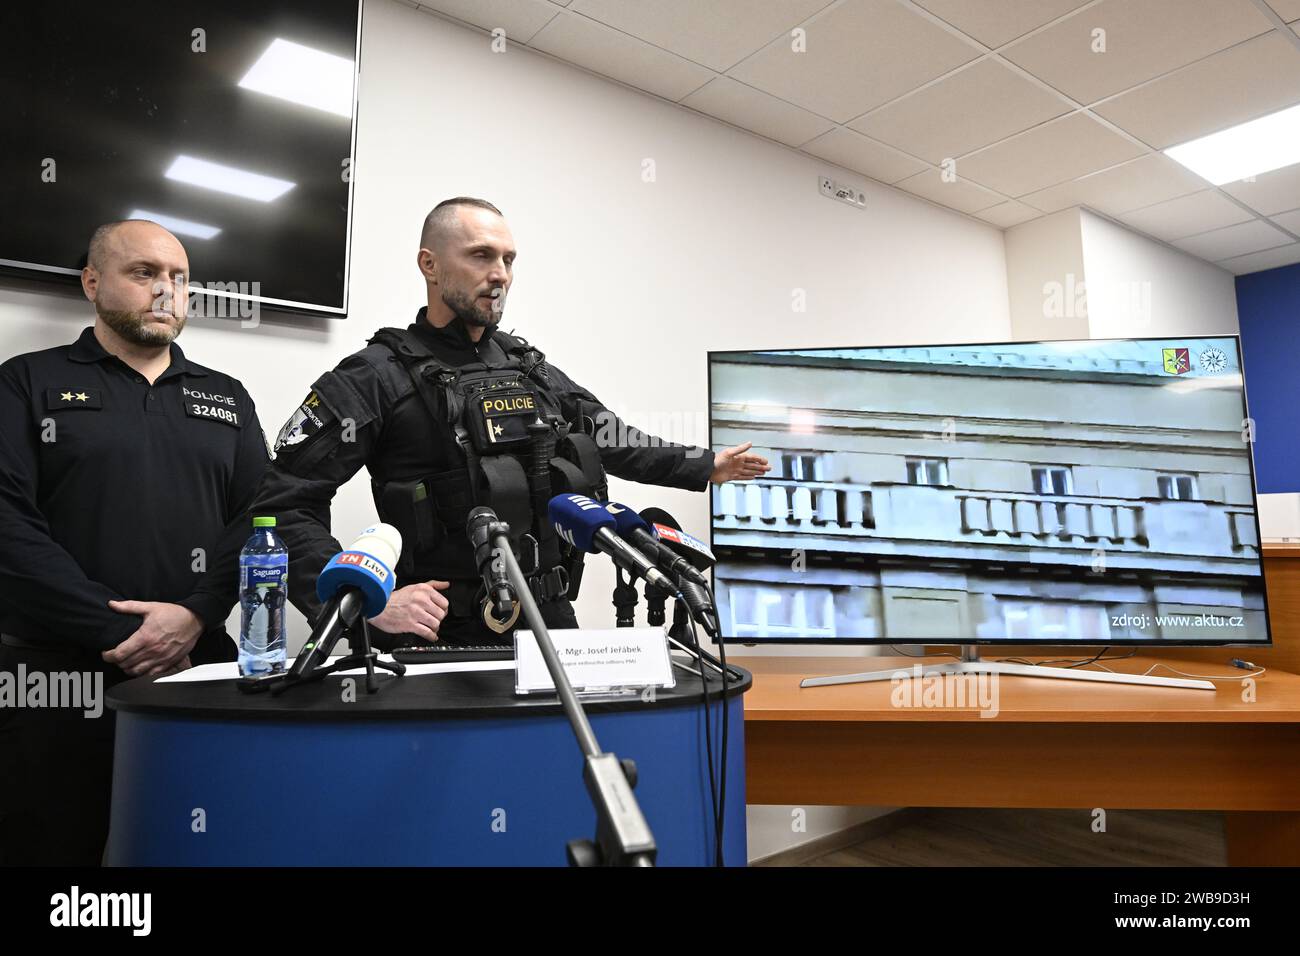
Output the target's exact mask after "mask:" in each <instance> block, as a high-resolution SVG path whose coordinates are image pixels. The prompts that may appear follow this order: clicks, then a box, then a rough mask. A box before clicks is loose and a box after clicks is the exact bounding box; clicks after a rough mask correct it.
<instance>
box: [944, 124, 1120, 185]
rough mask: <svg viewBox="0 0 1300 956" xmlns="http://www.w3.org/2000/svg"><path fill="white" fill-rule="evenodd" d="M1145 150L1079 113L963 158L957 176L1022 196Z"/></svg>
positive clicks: (958, 163)
mask: <svg viewBox="0 0 1300 956" xmlns="http://www.w3.org/2000/svg"><path fill="white" fill-rule="evenodd" d="M1143 152H1144V150H1143V149H1142V147H1140V146H1137V145H1135V144H1133V143H1130V142H1129V141H1128V140H1127V139H1125V138H1124V137H1123V136H1120V135H1119V134H1118V133H1114V132H1112V131H1111V130H1109V129H1107V128H1106V127H1105V126H1103V125H1102V124H1101V123H1098V122H1097V121H1096V120H1095V119H1093V118H1092V117H1090V116H1088V115H1087V114H1085V113H1074V114H1072V115H1070V116H1066V117H1063V118H1061V119H1054V120H1052V121H1050V122H1048V123H1044V124H1042V125H1041V126H1036V127H1034V128H1033V129H1031V130H1029V131H1028V132H1025V133H1020V134H1019V135H1017V136H1013V137H1012V138H1010V139H1007V140H1003V141H1002V142H1000V143H995V144H994V145H992V146H990V147H988V148H987V149H983V150H980V151H979V152H978V153H974V154H972V155H970V156H966V157H964V158H962V159H960V160H958V162H957V175H959V176H962V177H964V178H967V179H973V180H974V181H975V182H977V183H979V184H981V185H983V186H987V187H989V188H990V189H993V190H996V191H997V192H1000V193H1002V194H1003V195H1005V196H1011V197H1017V198H1018V197H1021V196H1024V195H1025V194H1026V193H1032V192H1036V191H1038V190H1040V189H1045V188H1047V187H1048V186H1054V185H1056V184H1057V183H1061V182H1066V181H1068V180H1072V179H1077V178H1078V177H1080V176H1085V175H1087V174H1088V173H1092V172H1096V171H1097V170H1100V169H1105V168H1106V167H1108V166H1114V165H1115V164H1116V163H1122V162H1124V161H1125V160H1128V159H1135V158H1136V157H1137V156H1139V155H1141V154H1142V153H1143Z"/></svg>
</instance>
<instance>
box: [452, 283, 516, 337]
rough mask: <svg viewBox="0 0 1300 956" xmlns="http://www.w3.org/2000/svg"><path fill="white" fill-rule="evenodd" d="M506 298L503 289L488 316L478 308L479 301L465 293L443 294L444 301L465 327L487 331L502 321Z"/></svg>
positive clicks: (495, 299) (494, 300) (493, 302)
mask: <svg viewBox="0 0 1300 956" xmlns="http://www.w3.org/2000/svg"><path fill="white" fill-rule="evenodd" d="M505 297H506V296H505V290H504V289H503V290H501V293H500V295H499V296H498V297H497V298H494V299H493V300H492V305H491V306H490V307H489V310H488V313H487V315H484V314H483V310H482V309H480V308H479V307H478V304H477V303H478V299H471V298H470V297H469V296H468V295H466V294H465V293H464V292H443V294H442V301H443V303H445V304H446V306H447V308H449V309H451V311H452V313H453V314H454V315H455V316H456V318H458V319H460V320H461V322H463V323H465V325H471V326H477V327H478V328H481V329H486V328H488V327H489V326H493V325H496V324H497V323H498V322H500V321H501V313H502V312H504V311H505Z"/></svg>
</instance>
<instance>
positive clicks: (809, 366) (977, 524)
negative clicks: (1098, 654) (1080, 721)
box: [710, 337, 1267, 644]
mask: <svg viewBox="0 0 1300 956" xmlns="http://www.w3.org/2000/svg"><path fill="white" fill-rule="evenodd" d="M710 395H711V427H712V442H713V445H714V447H715V448H721V447H724V446H727V445H730V444H735V443H737V442H740V441H742V440H746V439H751V438H752V439H753V440H754V442H755V450H756V451H759V452H761V453H763V454H765V455H766V456H767V457H768V459H769V460H770V461H771V462H772V466H773V467H772V473H771V475H770V476H768V477H765V478H763V479H759V480H756V481H751V482H745V483H739V484H735V483H732V484H726V485H722V486H719V487H714V488H713V490H712V495H713V501H712V507H713V519H712V520H713V544H714V548H715V551H716V553H717V556H718V568H717V579H716V580H717V597H718V601H719V610H720V614H721V617H722V623H723V629H724V633H725V634H726V635H727V636H728V637H733V638H739V639H756V640H762V639H776V640H798V639H820V640H832V639H874V640H884V641H893V642H903V643H918V642H921V641H938V642H961V641H978V640H990V639H993V640H1008V639H1010V640H1017V639H1023V640H1035V641H1049V642H1055V641H1059V642H1071V641H1077V642H1082V643H1087V644H1100V643H1106V642H1109V641H1136V640H1146V639H1150V640H1153V641H1158V640H1180V641H1186V640H1192V641H1198V640H1205V641H1229V640H1230V641H1252V640H1254V641H1266V640H1267V622H1266V618H1265V613H1264V588H1263V577H1262V574H1261V566H1260V541H1259V531H1258V525H1257V519H1256V512H1255V498H1254V486H1253V476H1252V468H1251V457H1250V438H1251V434H1250V431H1249V429H1248V428H1247V424H1246V411H1245V402H1244V393H1243V384H1242V370H1241V363H1240V351H1239V348H1238V345H1237V341H1236V339H1235V338H1231V337H1224V338H1188V339H1179V340H1123V341H1120V340H1116V341H1091V342H1055V343H1038V344H1010V345H964V346H944V347H908V348H863V349H817V350H805V351H781V352H718V353H713V354H712V355H711V365H710Z"/></svg>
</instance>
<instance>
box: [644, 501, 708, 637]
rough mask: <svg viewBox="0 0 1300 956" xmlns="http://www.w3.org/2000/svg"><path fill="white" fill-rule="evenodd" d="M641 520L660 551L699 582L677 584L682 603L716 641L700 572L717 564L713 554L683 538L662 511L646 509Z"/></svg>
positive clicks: (689, 537)
mask: <svg viewBox="0 0 1300 956" xmlns="http://www.w3.org/2000/svg"><path fill="white" fill-rule="evenodd" d="M641 517H642V518H643V519H644V520H646V521H648V522H651V525H650V527H651V532H650V533H651V534H652V535H653V536H654V538H655V540H656V541H657V542H658V543H659V545H660V547H662V548H664V549H665V550H667V551H668V552H669V553H671V554H673V555H674V556H676V557H677V560H679V561H683V562H689V563H690V565H691V568H692V570H693V571H695V573H696V574H697V575H698V576H699V578H700V580H698V581H697V580H695V579H694V578H687V579H684V580H682V581H681V584H682V599H683V600H684V601H685V602H686V606H687V607H689V608H690V609H691V616H692V617H694V618H695V620H697V621H699V622H700V624H701V625H702V626H703V627H704V630H705V633H707V634H708V635H709V636H710V637H713V638H717V636H718V634H719V633H720V632H721V626H720V623H719V621H718V610H717V608H716V607H715V606H714V603H713V591H712V589H711V588H710V587H709V584H708V581H707V580H704V574H703V572H704V571H706V570H708V569H709V568H711V567H713V566H714V565H715V564H717V563H718V559H717V558H715V557H714V556H713V552H712V551H710V550H709V546H708V545H706V544H705V543H704V542H703V541H701V540H700V539H699V538H697V537H695V536H694V535H691V534H687V533H686V532H685V531H683V530H682V529H681V526H680V525H679V524H678V523H677V519H676V518H674V517H673V516H672V515H670V514H669V513H668V512H667V511H664V510H663V509H662V508H646V509H645V510H644V511H642V512H641Z"/></svg>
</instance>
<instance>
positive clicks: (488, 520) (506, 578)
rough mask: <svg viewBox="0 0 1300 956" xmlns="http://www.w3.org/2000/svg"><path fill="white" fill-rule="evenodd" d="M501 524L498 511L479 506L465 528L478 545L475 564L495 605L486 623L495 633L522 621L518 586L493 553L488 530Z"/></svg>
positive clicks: (474, 543)
mask: <svg viewBox="0 0 1300 956" xmlns="http://www.w3.org/2000/svg"><path fill="white" fill-rule="evenodd" d="M499 523H500V519H499V518H498V517H497V513H496V512H495V511H493V510H492V509H491V508H489V507H487V506H486V505H479V506H478V507H477V508H475V509H474V510H473V511H471V512H470V513H469V521H468V522H466V525H465V531H466V533H467V534H468V535H469V540H470V544H472V545H473V546H474V564H475V565H476V566H477V567H478V573H479V576H480V577H481V578H482V579H483V586H484V587H485V588H486V589H487V595H488V601H489V602H490V604H491V606H492V607H491V611H490V612H488V610H487V608H484V622H485V623H486V624H487V625H488V626H489V627H491V628H492V629H493V630H497V626H500V625H504V626H505V627H509V626H511V625H513V624H514V622H515V621H517V620H518V619H519V599H518V597H517V596H516V594H515V586H514V585H513V584H511V583H510V575H509V574H507V573H506V567H505V562H503V561H498V560H496V558H495V556H494V555H493V553H492V537H491V535H490V534H489V533H488V530H489V529H490V528H491V527H492V525H494V524H499ZM489 614H490V617H491V618H493V619H495V625H494V622H493V621H492V620H489V619H488V618H489ZM498 633H500V632H498Z"/></svg>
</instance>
